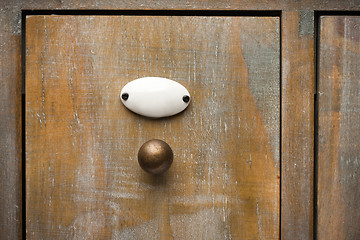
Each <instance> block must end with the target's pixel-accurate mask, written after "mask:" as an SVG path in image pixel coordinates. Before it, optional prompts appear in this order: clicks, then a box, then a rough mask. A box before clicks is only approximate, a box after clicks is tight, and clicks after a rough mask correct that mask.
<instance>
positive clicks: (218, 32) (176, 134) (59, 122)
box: [26, 16, 280, 239]
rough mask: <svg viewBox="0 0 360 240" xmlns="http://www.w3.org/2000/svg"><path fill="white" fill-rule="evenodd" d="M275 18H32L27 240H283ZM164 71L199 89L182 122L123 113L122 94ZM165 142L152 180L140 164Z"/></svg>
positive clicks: (28, 46)
mask: <svg viewBox="0 0 360 240" xmlns="http://www.w3.org/2000/svg"><path fill="white" fill-rule="evenodd" d="M279 24H280V22H279V18H278V17H263V18H260V17H190V16H188V17H185V16H178V17H168V16H157V17H155V16H152V17H150V16H147V17H144V16H96V17H93V16H29V17H28V18H27V20H26V229H27V238H29V239H88V238H94V239H278V238H279V209H280V185H279V183H280V170H279V166H280V158H279V146H280V141H279V137H280V67H279V65H280V58H279V57H280V31H279ZM144 76H160V77H167V78H170V79H174V80H176V81H178V82H180V83H181V84H183V85H184V86H186V87H187V88H188V89H189V90H190V94H191V95H192V102H191V104H190V106H189V108H188V109H187V110H186V111H185V112H183V113H181V114H179V115H178V116H175V117H171V118H166V119H161V120H152V119H145V118H143V117H140V116H138V115H136V114H133V113H132V112H130V111H128V110H127V109H126V108H125V107H124V106H123V105H122V104H121V102H120V100H119V93H120V89H121V88H122V87H123V86H124V85H125V84H126V83H127V82H128V81H131V80H133V79H136V78H139V77H144ZM152 138H159V139H163V140H165V141H166V142H167V143H169V145H170V146H171V147H172V149H173V151H174V155H175V156H174V163H173V165H172V167H171V168H170V170H169V171H168V172H167V173H166V174H165V175H163V176H160V177H152V176H150V175H148V174H146V173H145V172H143V171H142V170H141V169H140V167H139V166H138V163H137V159H136V155H137V151H138V149H139V147H140V146H141V145H142V144H143V143H144V142H145V141H147V140H149V139H152Z"/></svg>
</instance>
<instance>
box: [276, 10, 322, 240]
mask: <svg viewBox="0 0 360 240" xmlns="http://www.w3.org/2000/svg"><path fill="white" fill-rule="evenodd" d="M313 33H314V16H313V12H311V11H302V12H300V13H299V12H286V13H283V15H282V34H283V35H282V92H281V96H282V101H281V103H282V121H281V123H282V128H281V129H282V132H281V141H282V143H281V146H282V149H281V153H282V156H281V164H282V165H281V238H282V239H291V240H292V239H299V240H302V239H313V206H314V205H313V202H314V200H313V197H314V196H313V180H314V178H313V170H314V164H313V160H314V138H313V136H314V93H315V84H314V66H313V63H314V35H313Z"/></svg>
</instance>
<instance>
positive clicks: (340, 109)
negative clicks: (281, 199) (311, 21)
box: [317, 16, 360, 239]
mask: <svg viewBox="0 0 360 240" xmlns="http://www.w3.org/2000/svg"><path fill="white" fill-rule="evenodd" d="M359 26H360V17H357V16H331V17H329V16H326V17H322V18H321V29H320V65H319V153H318V229H317V232H318V239H360V210H359V209H360V201H359V199H360V184H359V183H360V157H359V156H360V81H359V78H360V68H359V66H360V28H359Z"/></svg>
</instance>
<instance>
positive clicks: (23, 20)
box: [21, 11, 26, 239]
mask: <svg viewBox="0 0 360 240" xmlns="http://www.w3.org/2000/svg"><path fill="white" fill-rule="evenodd" d="M25 33H26V13H25V12H24V11H22V12H21V78H22V79H21V84H22V85H21V149H22V151H21V190H22V192H21V202H22V204H21V213H22V214H21V226H22V229H21V231H22V239H26V177H25V162H26V149H25V147H26V131H25V125H26V124H25V112H26V111H25V107H26V106H25V103H26V101H25V55H26V47H25V43H26V40H25V37H26V36H25V35H26V34H25Z"/></svg>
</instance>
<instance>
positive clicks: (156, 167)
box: [138, 139, 174, 175]
mask: <svg viewBox="0 0 360 240" xmlns="http://www.w3.org/2000/svg"><path fill="white" fill-rule="evenodd" d="M173 158H174V154H173V151H172V150H171V148H170V146H169V145H168V144H167V143H166V142H164V141H162V140H158V139H152V140H150V141H147V142H146V143H144V144H143V145H142V146H141V147H140V149H139V152H138V161H139V164H140V167H141V168H142V169H144V170H145V171H146V172H148V173H150V174H156V175H157V174H162V173H164V172H166V170H168V169H169V168H170V166H171V163H172V161H173Z"/></svg>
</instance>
